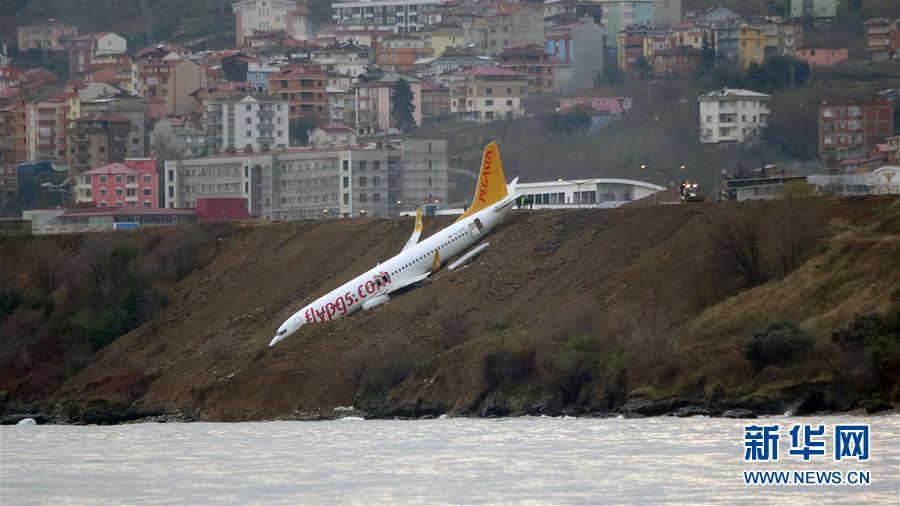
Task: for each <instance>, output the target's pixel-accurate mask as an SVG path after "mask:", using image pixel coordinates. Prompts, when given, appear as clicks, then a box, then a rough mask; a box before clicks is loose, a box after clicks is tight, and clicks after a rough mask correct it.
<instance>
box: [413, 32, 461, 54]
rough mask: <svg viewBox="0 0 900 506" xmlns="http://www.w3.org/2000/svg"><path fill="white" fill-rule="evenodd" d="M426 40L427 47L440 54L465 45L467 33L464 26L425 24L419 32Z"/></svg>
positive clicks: (433, 52)
mask: <svg viewBox="0 0 900 506" xmlns="http://www.w3.org/2000/svg"><path fill="white" fill-rule="evenodd" d="M416 35H418V36H419V37H421V38H422V40H424V41H425V47H427V48H430V49H431V51H432V52H431V54H432V55H434V56H436V57H437V56H440V55H442V54H444V52H445V51H447V50H448V49H449V50H452V49H454V48H457V47H462V46H464V45H465V33H464V31H463V28H462V26H457V25H434V26H423V27H422V28H421V29H420V30H419V31H418V32H417V33H416Z"/></svg>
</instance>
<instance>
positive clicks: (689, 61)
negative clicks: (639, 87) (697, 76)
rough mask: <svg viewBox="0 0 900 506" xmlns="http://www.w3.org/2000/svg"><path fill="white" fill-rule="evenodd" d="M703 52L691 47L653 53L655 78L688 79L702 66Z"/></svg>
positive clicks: (651, 61) (679, 47)
mask: <svg viewBox="0 0 900 506" xmlns="http://www.w3.org/2000/svg"><path fill="white" fill-rule="evenodd" d="M702 56H703V52H702V51H701V50H700V49H695V48H693V47H691V46H676V47H673V48H671V49H663V50H660V51H656V52H655V53H653V56H652V57H651V58H650V65H651V66H652V67H653V76H654V77H673V76H677V77H687V76H690V75H691V74H693V72H694V69H696V68H697V66H699V65H700V60H701V58H702Z"/></svg>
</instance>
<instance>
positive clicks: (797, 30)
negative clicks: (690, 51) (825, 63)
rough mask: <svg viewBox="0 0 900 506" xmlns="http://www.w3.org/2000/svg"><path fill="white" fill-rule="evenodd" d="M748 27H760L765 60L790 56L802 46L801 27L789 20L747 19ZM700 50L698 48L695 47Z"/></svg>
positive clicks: (760, 17) (779, 18)
mask: <svg viewBox="0 0 900 506" xmlns="http://www.w3.org/2000/svg"><path fill="white" fill-rule="evenodd" d="M749 21H750V25H752V26H761V27H762V29H763V34H764V37H765V42H764V43H763V47H764V49H765V55H764V56H765V58H771V57H773V56H776V55H781V56H792V55H793V54H794V51H795V50H796V49H797V48H798V47H800V46H801V45H802V44H803V25H801V24H800V23H799V22H794V21H792V20H791V19H789V18H781V17H777V16H776V17H773V16H756V17H750V18H749ZM695 47H697V49H700V47H699V46H695Z"/></svg>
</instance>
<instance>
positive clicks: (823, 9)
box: [791, 0, 839, 26]
mask: <svg viewBox="0 0 900 506" xmlns="http://www.w3.org/2000/svg"><path fill="white" fill-rule="evenodd" d="M838 2H839V0H791V17H793V18H797V19H802V20H811V21H812V22H813V23H814V24H815V25H817V26H821V25H827V24H831V23H834V19H835V17H837V5H838Z"/></svg>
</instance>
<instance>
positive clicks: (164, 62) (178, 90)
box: [137, 53, 207, 115]
mask: <svg viewBox="0 0 900 506" xmlns="http://www.w3.org/2000/svg"><path fill="white" fill-rule="evenodd" d="M206 83H207V68H206V67H204V66H202V65H198V64H196V63H194V62H193V61H191V60H186V59H181V58H180V57H178V56H175V55H174V54H173V53H170V56H167V57H165V58H163V59H160V60H150V61H148V62H146V63H139V64H138V83H137V90H138V95H140V96H142V97H144V98H146V99H147V100H148V101H153V100H162V102H163V103H165V104H166V113H167V114H175V115H182V114H188V113H192V112H194V110H195V108H196V106H197V101H196V100H195V99H194V98H193V97H192V96H191V94H192V93H194V92H195V91H197V90H198V89H200V88H205V87H206V86H207V84H206Z"/></svg>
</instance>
